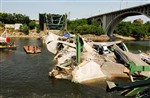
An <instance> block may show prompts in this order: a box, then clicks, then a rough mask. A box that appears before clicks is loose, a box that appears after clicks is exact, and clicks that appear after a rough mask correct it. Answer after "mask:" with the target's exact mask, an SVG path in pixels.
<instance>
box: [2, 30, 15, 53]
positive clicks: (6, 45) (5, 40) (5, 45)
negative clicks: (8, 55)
mask: <svg viewBox="0 0 150 98" xmlns="http://www.w3.org/2000/svg"><path fill="white" fill-rule="evenodd" d="M6 31H7V30H6V29H5V31H4V32H3V33H2V34H1V36H0V49H12V50H16V43H15V42H11V39H10V38H9V37H7V32H6Z"/></svg>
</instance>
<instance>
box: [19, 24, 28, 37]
mask: <svg viewBox="0 0 150 98" xmlns="http://www.w3.org/2000/svg"><path fill="white" fill-rule="evenodd" d="M20 31H21V32H24V34H26V35H28V34H29V27H28V26H27V25H26V24H24V25H23V26H21V27H20Z"/></svg>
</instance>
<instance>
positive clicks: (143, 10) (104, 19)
mask: <svg viewBox="0 0 150 98" xmlns="http://www.w3.org/2000/svg"><path fill="white" fill-rule="evenodd" d="M135 15H145V16H147V17H149V18H150V3H148V4H144V5H140V6H136V7H132V8H127V9H122V10H118V11H114V12H109V13H105V14H101V15H97V16H92V17H90V18H87V20H88V21H92V20H96V21H99V22H100V25H101V26H102V28H103V30H104V31H105V32H106V34H107V35H108V36H109V37H112V35H113V31H114V28H115V26H116V25H117V24H118V23H119V22H120V21H122V20H123V19H125V18H126V17H128V16H135Z"/></svg>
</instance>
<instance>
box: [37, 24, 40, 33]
mask: <svg viewBox="0 0 150 98" xmlns="http://www.w3.org/2000/svg"><path fill="white" fill-rule="evenodd" d="M40 31H41V29H40V25H36V32H37V33H40Z"/></svg>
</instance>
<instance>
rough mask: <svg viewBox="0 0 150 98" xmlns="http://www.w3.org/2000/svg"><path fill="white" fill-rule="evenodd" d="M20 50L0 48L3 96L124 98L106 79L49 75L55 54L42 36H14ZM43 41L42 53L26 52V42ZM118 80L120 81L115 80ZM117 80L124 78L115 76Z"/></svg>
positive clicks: (24, 97)
mask: <svg viewBox="0 0 150 98" xmlns="http://www.w3.org/2000/svg"><path fill="white" fill-rule="evenodd" d="M13 40H14V41H15V42H16V44H17V50H0V98H123V96H122V95H120V92H117V91H114V92H109V93H107V92H106V81H105V80H103V81H101V80H97V81H95V82H92V83H91V82H88V83H86V85H83V84H76V83H73V82H71V81H69V80H58V79H53V78H49V77H48V72H49V69H50V68H51V67H53V65H54V62H53V61H52V60H53V57H54V55H52V54H51V53H50V52H48V51H47V49H46V46H45V45H43V44H42V42H41V41H40V40H36V39H34V38H30V39H28V38H20V39H13ZM33 44H35V45H40V47H41V49H42V53H40V54H35V55H32V54H26V53H25V52H24V50H23V46H24V45H33ZM116 80H118V81H116ZM116 80H114V81H115V82H124V79H121V78H119V79H116Z"/></svg>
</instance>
